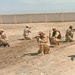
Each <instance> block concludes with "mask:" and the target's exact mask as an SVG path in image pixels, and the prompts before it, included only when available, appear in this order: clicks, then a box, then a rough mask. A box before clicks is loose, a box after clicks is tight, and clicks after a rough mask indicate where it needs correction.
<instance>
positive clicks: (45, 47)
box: [38, 32, 50, 55]
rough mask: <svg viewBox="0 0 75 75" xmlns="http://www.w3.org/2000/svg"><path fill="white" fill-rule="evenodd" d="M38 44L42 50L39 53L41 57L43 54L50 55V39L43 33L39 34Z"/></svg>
mask: <svg viewBox="0 0 75 75" xmlns="http://www.w3.org/2000/svg"><path fill="white" fill-rule="evenodd" d="M38 42H39V43H40V44H39V46H40V49H39V52H40V54H41V55H43V54H48V53H49V50H50V48H49V46H48V45H47V42H48V37H47V36H46V35H45V34H44V33H43V32H39V39H38Z"/></svg>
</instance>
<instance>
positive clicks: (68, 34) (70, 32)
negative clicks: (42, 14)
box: [65, 28, 73, 42]
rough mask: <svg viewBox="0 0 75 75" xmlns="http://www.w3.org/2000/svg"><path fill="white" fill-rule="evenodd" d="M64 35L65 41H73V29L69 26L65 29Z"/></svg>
mask: <svg viewBox="0 0 75 75" xmlns="http://www.w3.org/2000/svg"><path fill="white" fill-rule="evenodd" d="M65 36H66V41H68V42H72V41H73V30H72V29H70V28H69V29H68V30H67V31H66V35H65Z"/></svg>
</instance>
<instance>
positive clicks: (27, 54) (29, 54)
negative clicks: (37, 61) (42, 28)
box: [21, 52, 39, 57]
mask: <svg viewBox="0 0 75 75" xmlns="http://www.w3.org/2000/svg"><path fill="white" fill-rule="evenodd" d="M38 54H39V53H38V52H36V53H26V54H23V55H22V56H21V57H24V56H35V55H38Z"/></svg>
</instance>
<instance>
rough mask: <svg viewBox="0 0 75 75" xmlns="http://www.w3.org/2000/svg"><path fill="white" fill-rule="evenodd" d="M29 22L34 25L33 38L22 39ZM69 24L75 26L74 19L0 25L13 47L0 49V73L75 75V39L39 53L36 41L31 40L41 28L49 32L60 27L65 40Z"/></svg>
mask: <svg viewBox="0 0 75 75" xmlns="http://www.w3.org/2000/svg"><path fill="white" fill-rule="evenodd" d="M26 25H29V26H31V27H32V28H31V31H32V32H31V34H30V35H29V37H30V38H31V40H23V30H24V28H25V26H26ZM70 25H72V26H73V27H74V28H75V22H53V23H24V24H0V28H1V29H4V30H5V32H6V33H7V35H8V37H9V42H10V47H5V48H3V47H1V48H0V75H75V60H73V59H74V57H75V49H74V48H75V42H70V43H60V45H59V46H58V47H54V48H50V53H49V54H46V55H43V56H40V55H37V51H38V49H39V46H38V44H37V41H36V40H35V39H32V38H33V37H34V36H36V35H37V34H38V32H39V31H43V32H44V33H45V34H46V35H49V30H51V31H52V27H57V29H58V30H60V32H61V34H62V40H63V41H64V40H65V32H66V30H67V29H68V27H69V26H70ZM74 34H75V32H74ZM74 40H75V37H74ZM48 44H49V43H48Z"/></svg>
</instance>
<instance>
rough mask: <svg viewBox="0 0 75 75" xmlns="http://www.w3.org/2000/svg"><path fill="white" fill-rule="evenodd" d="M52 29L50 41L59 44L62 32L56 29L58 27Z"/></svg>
mask: <svg viewBox="0 0 75 75" xmlns="http://www.w3.org/2000/svg"><path fill="white" fill-rule="evenodd" d="M52 30H53V33H52V36H51V33H49V39H50V43H51V44H55V45H59V41H60V39H61V33H60V31H58V30H56V27H53V28H52Z"/></svg>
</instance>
